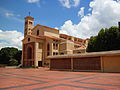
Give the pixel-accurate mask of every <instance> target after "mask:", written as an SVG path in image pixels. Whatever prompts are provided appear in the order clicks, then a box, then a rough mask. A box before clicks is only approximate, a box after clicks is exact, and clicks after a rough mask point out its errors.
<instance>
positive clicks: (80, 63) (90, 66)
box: [73, 57, 101, 70]
mask: <svg viewBox="0 0 120 90" xmlns="http://www.w3.org/2000/svg"><path fill="white" fill-rule="evenodd" d="M73 68H74V70H101V61H100V57H85V58H74V59H73Z"/></svg>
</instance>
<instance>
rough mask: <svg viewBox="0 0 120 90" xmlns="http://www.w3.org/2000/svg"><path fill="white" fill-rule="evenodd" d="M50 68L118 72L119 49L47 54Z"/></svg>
mask: <svg viewBox="0 0 120 90" xmlns="http://www.w3.org/2000/svg"><path fill="white" fill-rule="evenodd" d="M47 58H48V59H49V60H50V69H51V70H69V71H98V72H120V50H117V51H106V52H93V53H85V54H72V55H57V56H48V57H47Z"/></svg>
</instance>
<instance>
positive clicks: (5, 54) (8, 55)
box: [0, 47, 22, 65]
mask: <svg viewBox="0 0 120 90" xmlns="http://www.w3.org/2000/svg"><path fill="white" fill-rule="evenodd" d="M21 55H22V51H20V50H18V49H17V48H14V47H5V48H2V49H1V50H0V63H1V64H7V65H9V63H10V59H16V60H18V64H20V61H21Z"/></svg>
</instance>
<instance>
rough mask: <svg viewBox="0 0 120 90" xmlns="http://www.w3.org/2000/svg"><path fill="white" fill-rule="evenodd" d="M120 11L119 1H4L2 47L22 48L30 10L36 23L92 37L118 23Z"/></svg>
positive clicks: (0, 22) (0, 24) (1, 5)
mask: <svg viewBox="0 0 120 90" xmlns="http://www.w3.org/2000/svg"><path fill="white" fill-rule="evenodd" d="M119 10H120V0H1V1H0V48H1V47H5V46H15V47H18V48H21V39H22V38H23V31H24V17H25V16H27V15H28V12H31V16H33V17H34V18H35V25H36V24H41V25H45V26H49V27H52V28H57V29H59V30H60V32H61V33H65V34H69V35H72V36H77V37H80V38H89V37H90V36H93V35H96V34H97V33H98V31H99V30H100V29H101V28H108V27H110V26H117V22H118V21H120V12H119ZM6 35H7V37H6ZM14 39H15V40H14Z"/></svg>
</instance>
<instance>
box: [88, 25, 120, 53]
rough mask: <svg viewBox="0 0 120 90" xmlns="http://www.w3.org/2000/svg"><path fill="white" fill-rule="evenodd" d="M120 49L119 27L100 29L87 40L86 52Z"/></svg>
mask: <svg viewBox="0 0 120 90" xmlns="http://www.w3.org/2000/svg"><path fill="white" fill-rule="evenodd" d="M110 50H120V29H119V28H118V27H111V28H109V29H107V28H106V29H101V30H100V31H99V33H98V35H97V36H92V37H91V38H90V40H89V43H88V47H87V52H98V51H110Z"/></svg>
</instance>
